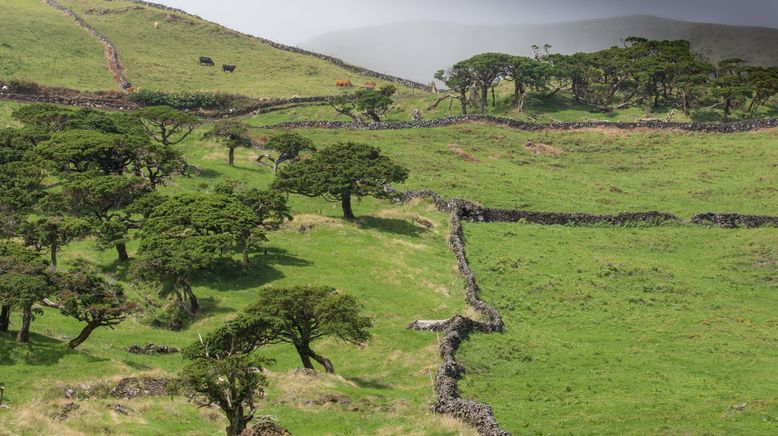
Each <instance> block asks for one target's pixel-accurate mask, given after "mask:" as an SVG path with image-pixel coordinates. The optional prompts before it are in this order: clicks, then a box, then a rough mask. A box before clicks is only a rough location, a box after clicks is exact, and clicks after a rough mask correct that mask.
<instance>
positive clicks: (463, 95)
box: [430, 62, 474, 115]
mask: <svg viewBox="0 0 778 436" xmlns="http://www.w3.org/2000/svg"><path fill="white" fill-rule="evenodd" d="M435 79H437V80H440V81H441V82H443V83H444V84H445V85H446V87H448V89H450V90H452V91H454V92H455V93H456V97H454V96H453V95H452V96H451V97H452V101H453V98H456V99H457V100H459V102H460V104H461V105H462V115H467V104H468V98H467V94H468V92H470V89H472V87H473V83H474V78H473V74H472V72H471V71H470V68H469V67H468V66H467V64H466V63H465V62H458V63H457V64H455V65H454V66H453V67H451V68H450V69H449V70H448V71H443V70H440V71H438V72H437V73H436V74H435ZM440 101H441V100H440V99H439V100H438V101H436V103H434V104H433V105H432V106H431V107H430V108H431V109H432V108H434V107H435V106H437V104H438V103H440ZM450 109H451V108H450V107H449V110H450Z"/></svg>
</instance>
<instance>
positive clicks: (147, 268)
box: [136, 194, 266, 314]
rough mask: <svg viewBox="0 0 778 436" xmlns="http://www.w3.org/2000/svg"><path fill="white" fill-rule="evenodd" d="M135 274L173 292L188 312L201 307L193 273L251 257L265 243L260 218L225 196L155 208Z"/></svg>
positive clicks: (186, 197) (167, 203) (169, 202)
mask: <svg viewBox="0 0 778 436" xmlns="http://www.w3.org/2000/svg"><path fill="white" fill-rule="evenodd" d="M138 236H139V237H140V247H139V248H138V262H137V265H136V266H137V276H138V278H139V279H140V280H142V281H146V282H149V283H153V284H157V285H160V286H162V290H163V292H172V293H173V294H174V295H175V297H176V300H177V301H178V303H179V304H180V306H181V307H182V308H183V309H184V310H186V311H187V312H188V313H190V314H194V313H195V312H197V310H198V309H199V303H198V300H197V297H196V296H195V294H194V292H193V291H192V285H191V278H192V276H193V275H194V274H196V273H198V272H200V271H203V270H206V269H208V268H211V267H212V266H214V265H215V264H216V263H217V262H219V261H223V260H229V259H230V257H231V256H232V255H233V253H235V252H238V253H242V254H243V259H244V261H245V262H248V260H249V253H250V252H251V251H252V250H253V249H256V248H257V247H258V245H259V243H260V242H261V241H264V240H265V239H266V238H265V233H264V231H263V230H262V229H261V227H260V221H259V219H258V217H257V215H256V214H255V213H254V212H253V211H252V210H251V209H249V208H248V207H246V206H244V205H243V204H242V203H241V202H240V201H239V200H238V199H236V198H234V197H231V196H227V195H218V194H217V195H213V194H211V195H182V196H178V197H173V198H170V199H168V200H166V201H165V202H164V203H162V204H160V205H159V206H157V207H156V208H154V210H153V212H152V213H151V214H150V215H149V217H148V219H147V220H146V221H145V222H144V224H143V226H142V227H141V230H140V232H139V235H138Z"/></svg>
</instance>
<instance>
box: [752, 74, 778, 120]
mask: <svg viewBox="0 0 778 436" xmlns="http://www.w3.org/2000/svg"><path fill="white" fill-rule="evenodd" d="M748 84H749V86H750V87H751V92H752V95H751V104H749V105H748V112H749V113H751V114H755V113H756V112H757V111H758V110H759V108H760V107H762V106H764V105H765V104H766V103H767V102H768V100H770V98H772V97H773V96H774V95H778V66H776V67H770V68H762V67H751V68H749V69H748Z"/></svg>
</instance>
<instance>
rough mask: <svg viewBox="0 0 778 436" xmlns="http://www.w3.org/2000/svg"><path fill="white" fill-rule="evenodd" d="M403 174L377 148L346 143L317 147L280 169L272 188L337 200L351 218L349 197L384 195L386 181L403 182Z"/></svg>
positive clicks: (405, 176)
mask: <svg viewBox="0 0 778 436" xmlns="http://www.w3.org/2000/svg"><path fill="white" fill-rule="evenodd" d="M407 177H408V170H407V169H405V168H403V167H402V166H400V165H397V164H396V163H394V162H393V161H392V160H391V159H389V158H388V157H386V156H383V155H382V154H381V150H380V149H378V148H376V147H371V146H369V145H365V144H355V143H353V142H348V143H344V144H338V145H332V146H329V147H327V148H324V149H321V150H319V151H317V152H316V153H314V154H313V155H312V156H311V157H310V158H308V159H305V160H303V161H300V162H295V163H293V164H291V165H289V166H287V167H285V168H283V169H282V170H281V171H280V172H279V173H278V174H277V175H276V179H275V181H274V182H273V188H274V189H278V190H281V191H285V192H291V193H294V194H299V195H305V196H307V197H323V198H324V199H326V200H327V201H332V202H337V201H339V202H340V204H341V207H342V209H343V216H344V218H346V219H354V218H355V216H354V211H353V210H352V208H351V199H352V197H354V196H357V197H364V196H372V197H377V198H383V197H386V196H388V194H387V193H386V191H385V189H384V187H385V186H386V185H387V184H390V183H401V182H404V181H405V179H406V178H407Z"/></svg>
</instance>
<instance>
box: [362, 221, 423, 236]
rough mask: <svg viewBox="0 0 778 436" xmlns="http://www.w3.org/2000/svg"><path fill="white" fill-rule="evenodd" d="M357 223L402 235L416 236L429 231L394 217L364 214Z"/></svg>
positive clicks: (366, 227)
mask: <svg viewBox="0 0 778 436" xmlns="http://www.w3.org/2000/svg"><path fill="white" fill-rule="evenodd" d="M357 224H358V225H359V227H360V228H363V229H372V230H378V231H381V232H386V233H394V234H398V235H403V236H411V237H414V238H418V237H419V236H421V235H422V234H424V233H427V232H429V229H428V228H425V227H422V226H421V225H416V224H414V223H411V222H408V221H405V220H401V219H396V218H378V217H373V216H364V217H361V218H359V219H358V220H357Z"/></svg>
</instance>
